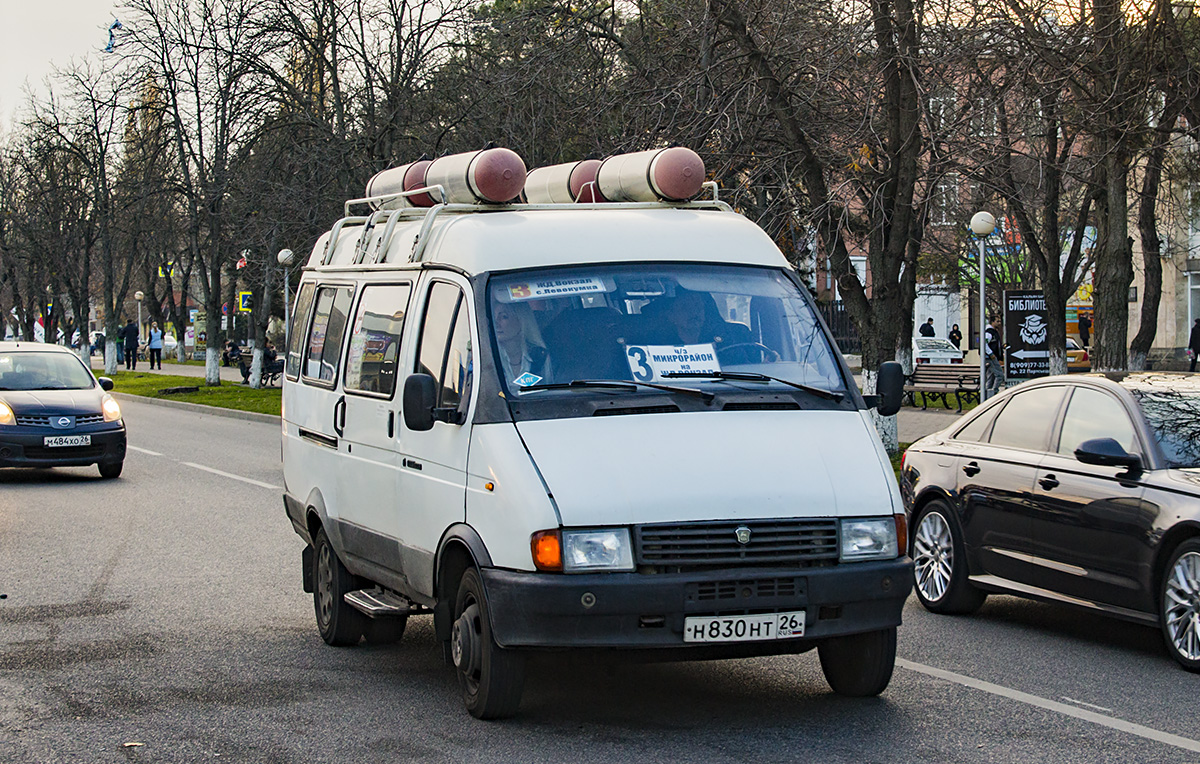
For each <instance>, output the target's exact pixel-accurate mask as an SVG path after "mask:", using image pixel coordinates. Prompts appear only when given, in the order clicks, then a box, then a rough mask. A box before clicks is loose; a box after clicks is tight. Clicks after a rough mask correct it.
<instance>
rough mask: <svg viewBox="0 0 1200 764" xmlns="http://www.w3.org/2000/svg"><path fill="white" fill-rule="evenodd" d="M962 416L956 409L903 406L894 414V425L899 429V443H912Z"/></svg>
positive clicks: (947, 425) (944, 427)
mask: <svg viewBox="0 0 1200 764" xmlns="http://www.w3.org/2000/svg"><path fill="white" fill-rule="evenodd" d="M960 416H962V414H959V413H958V412H957V411H952V410H948V409H935V408H929V409H926V410H924V411H922V410H921V409H920V408H916V407H913V406H905V407H903V408H901V409H900V412H899V413H897V414H896V426H897V429H898V430H899V437H900V442H901V443H912V442H913V441H915V440H919V439H921V438H923V437H925V436H926V435H928V434H930V433H933V432H937V431H938V430H944V429H946V428H947V427H949V426H951V425H953V424H954V423H955V422H957V421H958V418H959V417H960Z"/></svg>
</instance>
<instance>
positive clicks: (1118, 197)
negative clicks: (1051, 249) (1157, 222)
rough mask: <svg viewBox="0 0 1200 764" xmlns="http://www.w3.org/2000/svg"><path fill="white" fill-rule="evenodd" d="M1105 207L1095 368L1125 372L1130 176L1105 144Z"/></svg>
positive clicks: (1098, 268)
mask: <svg viewBox="0 0 1200 764" xmlns="http://www.w3.org/2000/svg"><path fill="white" fill-rule="evenodd" d="M1105 149H1106V151H1105V159H1104V169H1105V180H1104V183H1105V186H1104V197H1105V199H1104V204H1103V205H1102V206H1101V224H1102V227H1101V234H1100V241H1099V242H1098V245H1099V246H1098V252H1097V257H1096V274H1095V291H1094V292H1093V298H1092V306H1093V309H1094V311H1095V318H1094V319H1093V324H1092V327H1093V329H1094V330H1095V337H1094V338H1093V340H1092V347H1093V348H1094V349H1095V352H1094V354H1093V361H1092V368H1094V369H1096V370H1097V371H1124V370H1125V369H1126V368H1127V366H1128V355H1127V353H1126V344H1125V342H1126V338H1127V337H1128V332H1129V287H1130V285H1132V284H1133V262H1132V253H1131V252H1130V250H1129V210H1128V199H1129V197H1128V180H1129V175H1128V171H1127V167H1126V165H1125V162H1124V160H1123V159H1122V158H1121V157H1120V156H1119V155H1118V147H1116V146H1112V145H1109V144H1107V143H1106V144H1105Z"/></svg>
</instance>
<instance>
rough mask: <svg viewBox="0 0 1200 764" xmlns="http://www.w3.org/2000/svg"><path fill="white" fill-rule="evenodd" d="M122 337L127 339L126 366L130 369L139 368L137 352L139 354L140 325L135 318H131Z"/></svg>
mask: <svg viewBox="0 0 1200 764" xmlns="http://www.w3.org/2000/svg"><path fill="white" fill-rule="evenodd" d="M120 336H121V339H123V340H125V368H126V370H128V371H136V370H137V354H138V326H137V324H136V323H134V321H133V319H132V318H131V319H129V323H127V324H125V328H124V329H122V330H121V332H120Z"/></svg>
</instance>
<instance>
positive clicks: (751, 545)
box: [634, 518, 838, 569]
mask: <svg viewBox="0 0 1200 764" xmlns="http://www.w3.org/2000/svg"><path fill="white" fill-rule="evenodd" d="M740 527H745V528H748V529H749V530H750V539H749V541H748V542H747V543H745V544H742V543H739V542H738V539H737V529H738V528H740ZM634 546H635V549H636V552H637V560H638V563H639V564H641V565H657V566H664V567H672V568H680V569H693V568H705V567H713V566H718V565H737V566H745V565H760V566H765V565H784V566H787V565H799V566H808V565H814V564H819V563H821V562H822V561H827V560H837V557H838V528H837V520H834V519H830V518H821V519H809V518H798V519H785V520H751V521H747V522H737V521H734V520H719V521H706V522H698V523H672V524H664V525H641V526H636V527H635V528H634Z"/></svg>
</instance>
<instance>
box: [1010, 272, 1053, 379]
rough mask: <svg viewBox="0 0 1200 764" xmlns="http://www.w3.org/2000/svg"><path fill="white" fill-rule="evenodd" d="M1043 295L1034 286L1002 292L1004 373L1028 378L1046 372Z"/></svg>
mask: <svg viewBox="0 0 1200 764" xmlns="http://www.w3.org/2000/svg"><path fill="white" fill-rule="evenodd" d="M1047 325H1048V321H1047V314H1046V297H1045V296H1044V295H1043V294H1042V293H1041V291H1040V290H1037V289H1021V290H1013V291H1009V290H1005V292H1004V342H1005V346H1006V348H1005V353H1004V376H1006V377H1008V378H1009V379H1031V378H1033V377H1045V376H1048V375H1049V374H1050V340H1049V339H1048V336H1047V335H1048V332H1047Z"/></svg>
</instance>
